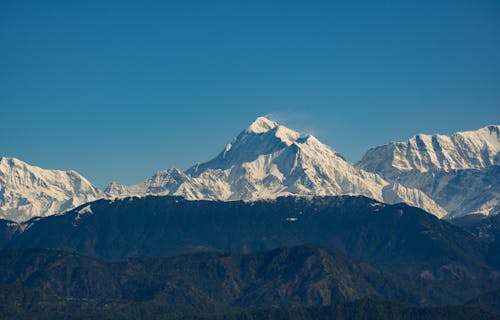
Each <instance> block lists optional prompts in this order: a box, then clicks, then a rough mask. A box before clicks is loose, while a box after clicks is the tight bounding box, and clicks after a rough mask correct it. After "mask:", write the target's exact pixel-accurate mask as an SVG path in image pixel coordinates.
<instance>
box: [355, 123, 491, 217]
mask: <svg viewBox="0 0 500 320" xmlns="http://www.w3.org/2000/svg"><path fill="white" fill-rule="evenodd" d="M499 166H500V126H487V127H484V128H481V129H478V130H475V131H464V132H457V133H455V134H453V135H451V136H446V135H439V134H438V135H424V134H419V135H416V136H414V137H412V138H410V139H409V140H408V141H403V142H392V143H389V144H387V145H383V146H378V147H375V148H372V149H370V150H369V151H368V152H367V153H366V154H365V156H364V157H363V159H362V160H361V161H360V162H359V163H358V164H357V167H358V168H360V169H363V170H366V171H370V172H372V173H376V174H378V175H381V176H382V177H384V178H385V179H387V180H388V181H391V182H393V183H399V184H401V185H404V186H406V187H409V188H415V189H418V190H420V191H423V192H424V193H425V194H426V195H427V196H429V197H430V198H432V199H434V200H435V201H436V202H437V203H438V204H439V205H440V206H441V207H443V208H444V209H445V210H446V212H447V215H446V218H452V217H460V216H464V215H467V214H471V213H479V214H484V215H494V214H498V213H500V205H499V201H498V200H499V198H500V183H499V181H500V168H499Z"/></svg>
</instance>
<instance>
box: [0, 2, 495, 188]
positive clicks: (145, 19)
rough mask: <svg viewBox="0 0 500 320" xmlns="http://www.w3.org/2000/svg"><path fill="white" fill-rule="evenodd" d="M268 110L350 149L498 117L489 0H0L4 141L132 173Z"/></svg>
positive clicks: (204, 147) (219, 143)
mask: <svg viewBox="0 0 500 320" xmlns="http://www.w3.org/2000/svg"><path fill="white" fill-rule="evenodd" d="M266 114H274V116H275V117H278V118H280V119H283V120H284V121H285V124H288V125H289V127H291V128H295V129H299V130H304V131H312V132H313V134H315V135H316V136H317V137H318V138H319V139H320V140H321V141H323V142H325V143H327V144H329V145H330V146H332V147H333V148H334V149H336V150H337V151H338V152H340V153H341V154H343V155H344V156H345V157H346V158H347V159H349V160H351V161H356V160H359V158H360V157H361V155H362V154H363V153H364V151H366V149H368V148H369V147H370V146H373V145H376V144H383V143H386V142H388V141H391V140H402V139H407V138H409V137H410V136H412V135H414V134H416V133H419V132H424V133H451V132H454V131H459V130H466V129H475V128H479V127H482V126H485V125H488V124H499V123H500V2H499V1H497V0H494V1H483V0H481V1H477V0H471V1H460V0H450V1H439V0H438V1H436V0H433V1H342V2H336V1H269V0H267V1H259V0H252V1H207V0H203V1H134V2H132V1H66V0H65V1H38V0H37V1H18V0H14V1H10V0H3V1H1V2H0V155H3V156H12V157H18V158H20V159H22V160H25V161H27V162H29V163H32V164H35V165H39V166H42V167H45V168H62V169H68V168H71V169H75V170H77V171H79V172H80V173H82V174H83V175H85V176H86V177H87V178H89V179H90V180H91V181H92V182H94V183H95V184H96V185H98V186H99V187H103V186H104V185H106V184H107V183H108V182H110V181H112V180H116V181H119V182H122V183H127V184H130V183H136V182H139V181H142V180H144V179H145V178H147V177H149V176H151V175H152V174H153V173H154V172H155V171H157V170H159V169H164V168H168V167H172V166H175V167H179V168H181V169H186V168H188V167H189V166H190V165H192V164H194V163H195V162H202V161H205V160H208V159H210V158H211V157H213V156H215V155H216V154H217V153H218V152H219V151H221V150H222V148H223V147H224V145H225V144H226V143H227V142H229V141H230V140H231V139H232V138H233V137H234V136H235V135H236V134H238V133H239V132H240V131H241V130H243V129H244V128H245V127H246V126H248V125H249V124H250V122H252V120H253V119H254V118H256V117H257V116H259V115H266Z"/></svg>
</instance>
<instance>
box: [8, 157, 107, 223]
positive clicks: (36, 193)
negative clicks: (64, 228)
mask: <svg viewBox="0 0 500 320" xmlns="http://www.w3.org/2000/svg"><path fill="white" fill-rule="evenodd" d="M102 196H103V195H102V193H101V192H100V191H99V190H98V189H97V188H95V187H94V186H93V185H92V184H91V183H90V182H89V181H88V180H87V179H85V178H84V177H82V176H81V175H80V174H79V173H78V172H76V171H72V170H68V171H62V170H46V169H42V168H39V167H35V166H31V165H29V164H27V163H25V162H23V161H21V160H19V159H16V158H5V157H2V158H0V218H2V219H9V220H13V221H18V222H20V221H24V220H27V219H29V218H31V217H34V216H46V215H51V214H55V213H60V212H64V211H66V210H69V209H72V208H74V207H76V206H78V205H80V204H82V203H85V202H89V201H92V200H96V199H98V198H100V197H102Z"/></svg>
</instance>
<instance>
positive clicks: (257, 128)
mask: <svg viewBox="0 0 500 320" xmlns="http://www.w3.org/2000/svg"><path fill="white" fill-rule="evenodd" d="M277 126H278V123H276V122H275V121H272V120H269V119H268V118H266V117H258V118H257V119H255V121H254V122H252V124H251V125H250V126H249V127H248V128H247V129H246V130H245V132H247V133H250V132H252V133H265V132H268V131H269V130H272V129H274V128H276V127H277Z"/></svg>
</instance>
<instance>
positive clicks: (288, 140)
mask: <svg viewBox="0 0 500 320" xmlns="http://www.w3.org/2000/svg"><path fill="white" fill-rule="evenodd" d="M105 193H106V194H107V195H108V196H110V197H123V196H133V195H148V194H153V195H154V194H157V195H178V196H183V197H185V198H187V199H192V200H200V199H209V200H257V199H270V198H276V197H278V196H286V195H315V196H318V195H319V196H332V195H364V196H367V197H370V198H373V199H376V200H380V201H383V202H387V203H397V202H406V203H408V204H411V205H413V206H417V207H420V208H423V209H424V210H426V211H429V212H431V213H433V214H435V215H436V216H438V217H442V216H444V215H445V214H446V211H445V210H444V209H443V208H441V207H440V206H439V205H437V204H436V203H435V202H434V201H433V200H432V199H431V198H429V197H428V196H427V195H425V194H424V193H423V192H421V191H419V190H417V189H413V188H407V187H404V186H402V185H400V184H398V183H392V182H388V181H385V180H384V179H382V178H381V177H380V176H378V175H376V174H372V173H368V172H365V171H363V170H359V169H356V168H355V167H354V166H353V165H351V164H350V163H348V162H347V161H346V160H345V159H344V158H343V157H342V156H340V155H339V154H338V153H337V152H335V151H334V150H333V149H332V148H330V147H329V146H327V145H325V144H322V143H321V142H320V141H319V140H318V139H316V138H315V137H314V136H312V135H307V136H301V135H300V134H299V133H298V132H296V131H293V130H291V129H288V128H287V127H285V126H282V125H279V124H278V123H276V122H274V121H271V120H269V119H267V118H265V117H259V118H257V119H256V120H255V121H254V122H253V123H252V124H251V125H250V126H249V127H248V128H247V129H246V130H244V131H243V132H241V133H240V134H239V135H238V136H237V137H236V138H235V139H234V140H233V141H232V142H231V143H229V144H227V145H226V147H225V148H224V150H223V151H222V152H221V153H220V154H219V155H218V156H217V157H215V158H214V159H212V160H210V161H208V162H205V163H202V164H198V165H195V166H193V167H191V168H190V169H188V170H187V171H186V172H182V171H180V170H178V169H169V170H164V171H160V172H158V173H157V174H155V175H154V176H153V177H152V178H150V179H148V180H146V181H145V182H142V183H140V184H137V185H133V186H123V185H120V184H117V183H113V184H111V185H110V186H108V187H107V188H106V190H105Z"/></svg>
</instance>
